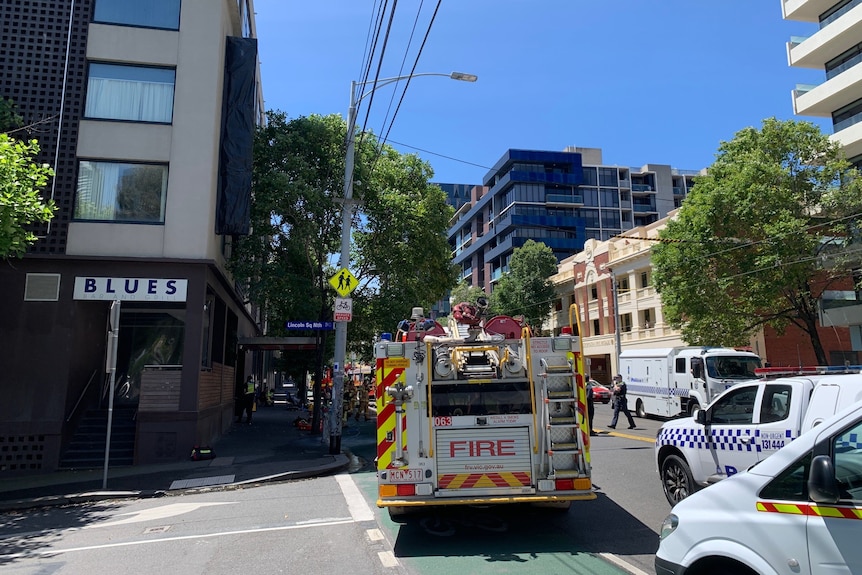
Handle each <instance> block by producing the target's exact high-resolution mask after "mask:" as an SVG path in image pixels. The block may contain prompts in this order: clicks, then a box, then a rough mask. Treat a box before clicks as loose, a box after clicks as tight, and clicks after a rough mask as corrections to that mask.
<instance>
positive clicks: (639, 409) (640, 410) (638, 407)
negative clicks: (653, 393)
mask: <svg viewBox="0 0 862 575" xmlns="http://www.w3.org/2000/svg"><path fill="white" fill-rule="evenodd" d="M635 415H637V416H638V417H640V418H641V419H643V418H644V417H646V409H644V402H643V401H641V400H640V399H639V400H638V402H637V403H636V404H635Z"/></svg>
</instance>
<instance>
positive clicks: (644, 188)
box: [632, 184, 655, 192]
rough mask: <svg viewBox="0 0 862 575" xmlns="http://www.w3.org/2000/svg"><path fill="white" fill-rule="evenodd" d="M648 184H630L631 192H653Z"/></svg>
mask: <svg viewBox="0 0 862 575" xmlns="http://www.w3.org/2000/svg"><path fill="white" fill-rule="evenodd" d="M654 191H655V190H653V188H652V186H650V185H649V184H632V192H654Z"/></svg>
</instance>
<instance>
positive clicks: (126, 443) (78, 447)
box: [59, 408, 137, 469]
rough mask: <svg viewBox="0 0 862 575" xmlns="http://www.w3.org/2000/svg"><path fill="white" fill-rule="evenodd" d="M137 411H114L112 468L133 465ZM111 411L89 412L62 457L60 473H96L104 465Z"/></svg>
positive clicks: (127, 409)
mask: <svg viewBox="0 0 862 575" xmlns="http://www.w3.org/2000/svg"><path fill="white" fill-rule="evenodd" d="M136 413H137V410H136V408H114V415H113V423H112V425H111V452H110V457H109V461H108V465H109V467H122V466H126V465H132V464H133V463H134V458H135V429H136V426H135V415H136ZM107 430H108V410H107V409H104V408H103V409H93V410H90V411H88V412H87V413H86V414H85V415H84V417H83V418H82V419H81V421H80V423H79V424H78V427H77V429H76V430H75V435H73V436H72V440H71V441H70V442H69V445H68V447H67V448H66V450H65V452H64V453H63V455H62V457H60V465H59V467H60V469H93V468H98V467H104V465H105V441H106V439H107Z"/></svg>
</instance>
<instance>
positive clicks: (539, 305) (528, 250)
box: [492, 240, 557, 327]
mask: <svg viewBox="0 0 862 575" xmlns="http://www.w3.org/2000/svg"><path fill="white" fill-rule="evenodd" d="M556 273H557V258H556V257H555V256H554V252H553V250H551V248H549V247H548V246H546V245H545V244H543V243H541V242H536V241H534V240H527V241H526V242H525V243H524V245H523V246H522V247H520V248H515V250H514V252H513V253H512V258H511V260H510V262H509V273H507V274H504V275H503V276H502V277H501V278H500V281H499V282H498V283H497V286H496V287H495V288H494V292H493V295H494V300H493V308H492V311H493V313H495V314H502V315H510V316H516V315H523V316H524V320H525V321H526V323H527V324H528V325H530V326H534V327H538V326H541V325H542V322H543V321H544V320H545V319H546V318H547V317H548V316H549V315H550V313H551V308H552V306H553V305H554V301H555V300H556V297H557V295H556V291H555V290H554V284H553V283H551V281H550V277H551V276H553V275H554V274H556Z"/></svg>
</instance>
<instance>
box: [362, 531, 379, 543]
mask: <svg viewBox="0 0 862 575" xmlns="http://www.w3.org/2000/svg"><path fill="white" fill-rule="evenodd" d="M365 533H367V534H368V539H369V540H370V541H382V540H383V532H382V531H381V530H380V529H369V530H367V531H366V532H365Z"/></svg>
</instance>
